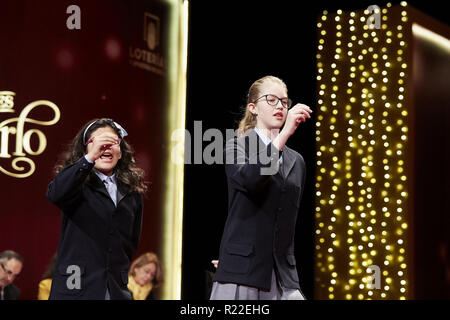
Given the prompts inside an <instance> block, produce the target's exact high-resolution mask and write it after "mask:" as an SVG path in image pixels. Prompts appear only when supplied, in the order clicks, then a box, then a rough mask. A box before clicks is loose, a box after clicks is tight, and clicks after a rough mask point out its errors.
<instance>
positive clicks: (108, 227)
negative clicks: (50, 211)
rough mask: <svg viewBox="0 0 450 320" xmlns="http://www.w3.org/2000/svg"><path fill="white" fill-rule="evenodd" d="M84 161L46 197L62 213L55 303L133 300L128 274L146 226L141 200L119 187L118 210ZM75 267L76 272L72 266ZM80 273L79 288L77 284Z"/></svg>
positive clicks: (58, 180)
mask: <svg viewBox="0 0 450 320" xmlns="http://www.w3.org/2000/svg"><path fill="white" fill-rule="evenodd" d="M93 167H94V164H91V163H89V162H88V161H87V160H86V159H85V158H84V157H82V158H81V159H80V160H78V161H77V162H76V163H74V164H72V165H70V166H67V167H66V168H64V169H63V170H62V171H61V172H59V173H58V175H57V176H56V177H55V179H54V180H53V181H52V182H51V183H50V184H49V186H48V189H47V198H48V199H49V200H50V201H51V202H52V203H53V204H55V205H57V206H58V207H59V208H61V209H62V228H61V238H60V241H59V246H58V252H57V260H56V264H55V271H54V274H53V280H52V287H51V291H50V298H49V299H50V300H51V299H100V300H104V299H105V293H106V286H108V288H109V292H110V296H111V299H130V297H131V293H130V292H129V290H128V288H127V284H128V269H129V267H130V261H131V259H132V256H133V254H134V253H135V251H136V249H137V246H138V243H139V238H140V235H141V226H142V210H143V203H142V195H141V194H140V193H138V192H130V191H128V190H127V189H126V188H125V186H123V185H121V184H120V183H118V186H117V189H118V197H117V207H115V205H114V202H113V201H112V199H111V197H110V196H109V194H108V191H107V190H106V187H105V186H104V184H103V182H102V181H101V180H100V179H99V178H98V176H97V175H96V174H95V173H94V172H92V168H93ZM74 266H75V267H74ZM78 271H79V273H80V275H81V277H80V282H79V286H77V282H76V280H75V278H74V277H75V276H76V273H77V272H78Z"/></svg>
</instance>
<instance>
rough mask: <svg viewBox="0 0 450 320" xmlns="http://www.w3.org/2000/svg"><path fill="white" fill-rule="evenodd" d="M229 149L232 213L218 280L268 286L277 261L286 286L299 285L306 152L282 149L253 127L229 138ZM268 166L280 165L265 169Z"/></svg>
mask: <svg viewBox="0 0 450 320" xmlns="http://www.w3.org/2000/svg"><path fill="white" fill-rule="evenodd" d="M225 155H226V160H225V171H226V175H227V181H228V217H227V221H226V223H225V228H224V232H223V236H222V241H221V244H220V253H219V266H218V268H217V271H216V274H215V277H214V281H218V282H224V283H237V284H241V285H246V286H252V287H257V288H260V289H264V290H270V286H271V276H272V270H273V269H274V267H276V268H275V270H276V271H277V276H278V279H279V280H280V282H281V284H282V285H283V286H284V287H285V288H293V289H300V287H299V281H298V274H297V269H296V261H295V256H294V236H295V224H296V221H297V212H298V210H299V205H300V199H301V196H302V193H303V186H304V181H305V162H304V160H303V157H302V156H301V155H300V154H299V153H297V152H296V151H294V150H292V149H290V148H288V147H287V146H285V147H284V148H283V151H282V153H281V152H279V151H278V150H277V149H276V148H275V147H274V146H273V145H272V144H271V143H270V144H268V145H267V146H266V145H265V144H264V142H263V141H262V140H261V139H260V138H259V136H258V135H257V133H256V132H255V131H254V130H250V132H249V133H248V134H247V135H246V136H245V137H242V138H235V139H232V140H229V141H228V142H227V144H226V147H225ZM281 155H282V157H283V161H282V166H281V168H280V170H278V168H277V165H278V163H279V162H278V159H279V157H281ZM269 158H270V159H269ZM269 160H270V162H269ZM269 167H270V168H275V169H276V170H272V172H270V171H269V173H271V174H267V172H265V174H261V172H262V171H261V170H268V168H269Z"/></svg>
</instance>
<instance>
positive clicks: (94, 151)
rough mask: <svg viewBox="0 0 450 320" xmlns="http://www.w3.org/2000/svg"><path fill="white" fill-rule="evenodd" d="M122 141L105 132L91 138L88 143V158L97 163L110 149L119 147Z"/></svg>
mask: <svg viewBox="0 0 450 320" xmlns="http://www.w3.org/2000/svg"><path fill="white" fill-rule="evenodd" d="M120 142H121V139H120V138H119V137H118V136H117V135H115V134H113V133H110V132H104V133H101V134H99V135H98V136H93V137H91V138H90V139H89V140H88V141H87V142H86V145H87V151H88V152H87V156H88V158H89V159H90V160H92V161H95V160H97V159H98V158H100V156H101V155H102V154H103V153H104V152H105V151H106V150H108V149H111V148H113V147H115V146H117V147H119V145H120Z"/></svg>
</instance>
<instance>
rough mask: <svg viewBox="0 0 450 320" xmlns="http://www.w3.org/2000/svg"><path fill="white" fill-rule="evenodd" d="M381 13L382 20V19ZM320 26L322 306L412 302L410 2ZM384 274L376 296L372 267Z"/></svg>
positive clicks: (335, 17)
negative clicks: (375, 21) (374, 23)
mask: <svg viewBox="0 0 450 320" xmlns="http://www.w3.org/2000/svg"><path fill="white" fill-rule="evenodd" d="M378 13H380V12H378ZM370 14H373V12H372V13H371V12H369V10H365V11H364V12H363V11H359V12H358V11H356V12H353V11H352V12H344V11H342V10H338V11H337V12H336V14H330V13H328V12H327V11H324V12H323V14H322V16H321V17H320V18H319V22H318V24H317V26H318V34H319V44H318V55H317V70H318V77H317V79H318V88H319V91H318V92H319V98H318V106H319V112H318V117H317V122H316V141H317V151H316V155H317V163H316V164H317V170H318V171H317V175H316V185H315V186H316V198H317V199H318V201H317V206H316V209H315V217H316V245H315V249H316V252H317V254H316V257H317V259H316V282H317V283H318V286H317V288H318V293H317V297H318V298H326V299H359V300H362V299H406V298H407V297H408V292H409V291H408V278H407V277H408V273H407V259H406V258H407V257H406V250H405V248H406V245H407V241H408V240H407V238H406V235H407V230H408V223H407V221H408V220H407V219H406V210H405V207H404V206H405V205H406V199H407V197H408V192H407V189H408V188H407V183H408V177H407V175H406V172H407V170H406V169H407V168H406V161H405V160H404V157H405V156H406V152H405V151H406V150H405V149H406V146H407V144H406V143H407V141H408V112H407V110H405V104H404V103H405V99H406V96H407V92H406V91H407V89H406V88H405V79H406V78H407V76H408V75H407V72H408V68H409V66H408V57H407V55H406V52H407V51H406V50H405V49H406V47H407V44H406V42H405V30H408V28H409V26H408V25H407V24H408V8H407V4H406V2H402V3H401V5H400V6H392V5H391V4H390V3H388V4H387V5H386V8H382V10H381V21H382V25H381V26H380V28H379V29H374V28H369V27H368V24H369V22H370V21H371V20H369V15H370ZM371 266H377V267H379V269H380V270H381V274H380V281H381V284H380V288H372V287H370V283H371V281H372V280H373V279H372V276H371V274H368V273H367V272H366V270H367V268H369V267H371Z"/></svg>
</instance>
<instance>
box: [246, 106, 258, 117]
mask: <svg viewBox="0 0 450 320" xmlns="http://www.w3.org/2000/svg"><path fill="white" fill-rule="evenodd" d="M247 108H248V110H249V111H250V112H251V113H252V114H253V115H254V116H257V115H258V111H257V110H256V105H255V104H254V103H249V104H248V105H247Z"/></svg>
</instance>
